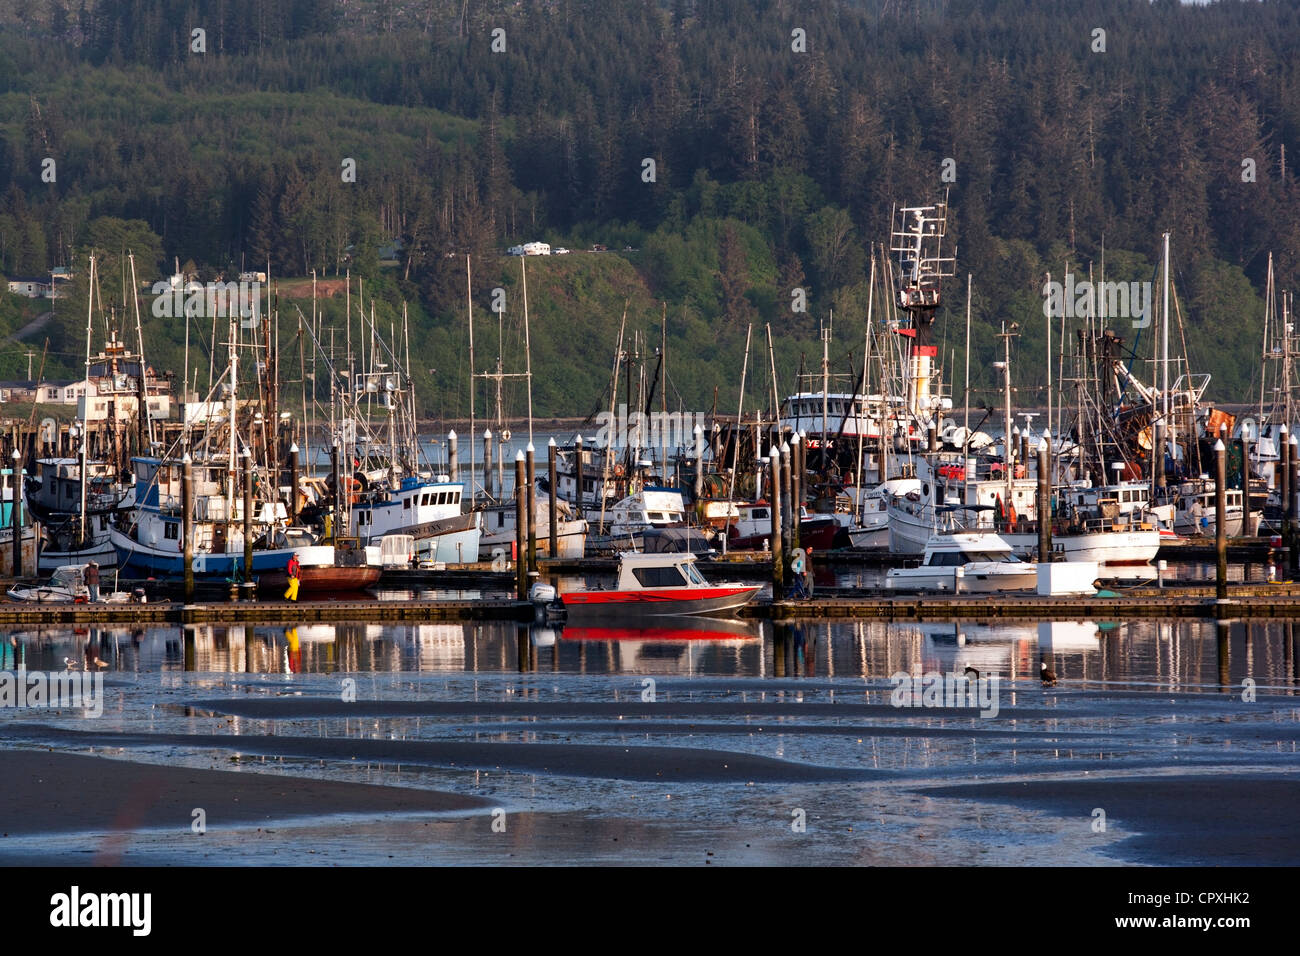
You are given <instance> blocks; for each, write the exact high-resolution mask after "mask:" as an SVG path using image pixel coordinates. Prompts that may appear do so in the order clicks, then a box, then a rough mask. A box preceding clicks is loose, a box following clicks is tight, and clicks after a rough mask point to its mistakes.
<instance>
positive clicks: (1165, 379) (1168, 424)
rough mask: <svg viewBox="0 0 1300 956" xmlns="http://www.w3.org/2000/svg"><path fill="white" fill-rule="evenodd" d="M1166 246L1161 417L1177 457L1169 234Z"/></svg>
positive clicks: (1171, 449) (1161, 356) (1161, 364)
mask: <svg viewBox="0 0 1300 956" xmlns="http://www.w3.org/2000/svg"><path fill="white" fill-rule="evenodd" d="M1164 246H1165V253H1164V295H1163V297H1162V300H1161V301H1162V306H1161V307H1162V309H1163V312H1164V315H1163V319H1162V322H1161V324H1162V326H1163V328H1162V330H1161V345H1160V359H1161V361H1160V366H1161V378H1160V391H1161V393H1162V394H1163V399H1162V401H1163V412H1162V416H1161V417H1163V418H1164V420H1165V433H1166V435H1167V438H1166V441H1167V442H1168V444H1169V449H1170V451H1171V452H1174V454H1175V457H1176V455H1177V452H1176V448H1177V438H1178V431H1177V429H1176V428H1175V427H1174V422H1173V420H1172V419H1171V418H1170V417H1169V233H1167V232H1166V233H1165V234H1164Z"/></svg>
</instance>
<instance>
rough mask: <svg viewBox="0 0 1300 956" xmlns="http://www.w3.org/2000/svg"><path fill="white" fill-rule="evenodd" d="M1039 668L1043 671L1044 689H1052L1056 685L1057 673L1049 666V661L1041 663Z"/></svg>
mask: <svg viewBox="0 0 1300 956" xmlns="http://www.w3.org/2000/svg"><path fill="white" fill-rule="evenodd" d="M1038 667H1039V669H1040V670H1041V671H1042V678H1043V686H1044V687H1050V686H1052V685H1053V684H1055V683H1056V671H1054V670H1052V669H1051V668H1050V667H1048V666H1047V661H1039V662H1038Z"/></svg>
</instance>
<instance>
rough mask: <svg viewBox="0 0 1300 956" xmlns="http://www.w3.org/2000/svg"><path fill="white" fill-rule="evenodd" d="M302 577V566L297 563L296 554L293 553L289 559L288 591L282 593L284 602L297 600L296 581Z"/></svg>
mask: <svg viewBox="0 0 1300 956" xmlns="http://www.w3.org/2000/svg"><path fill="white" fill-rule="evenodd" d="M301 576H302V565H301V564H299V563H298V553H297V552H296V551H295V552H294V555H293V557H291V558H290V559H289V589H288V590H287V591H285V592H284V597H285V600H287V601H296V600H298V579H299V578H300V577H301Z"/></svg>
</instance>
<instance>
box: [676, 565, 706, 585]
mask: <svg viewBox="0 0 1300 956" xmlns="http://www.w3.org/2000/svg"><path fill="white" fill-rule="evenodd" d="M682 570H683V571H684V572H685V573H686V579H687V580H688V581H690V582H691V583H692V584H707V583H708V582H707V581H705V580H704V575H702V574H700V570H699V568H697V567H696V566H695V565H693V564H684V565H682Z"/></svg>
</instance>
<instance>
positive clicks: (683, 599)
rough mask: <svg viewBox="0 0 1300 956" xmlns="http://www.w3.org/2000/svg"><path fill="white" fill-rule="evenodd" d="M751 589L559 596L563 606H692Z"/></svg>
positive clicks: (671, 590) (655, 590)
mask: <svg viewBox="0 0 1300 956" xmlns="http://www.w3.org/2000/svg"><path fill="white" fill-rule="evenodd" d="M752 590H754V588H753V587H750V586H746V587H731V588H648V589H646V590H644V591H570V592H569V593H568V594H564V595H561V597H562V598H563V600H564V603H565V604H581V605H589V606H590V605H596V604H693V603H695V602H696V601H710V600H714V599H716V598H728V597H734V596H736V595H743V594H748V593H749V592H750V591H752Z"/></svg>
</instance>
